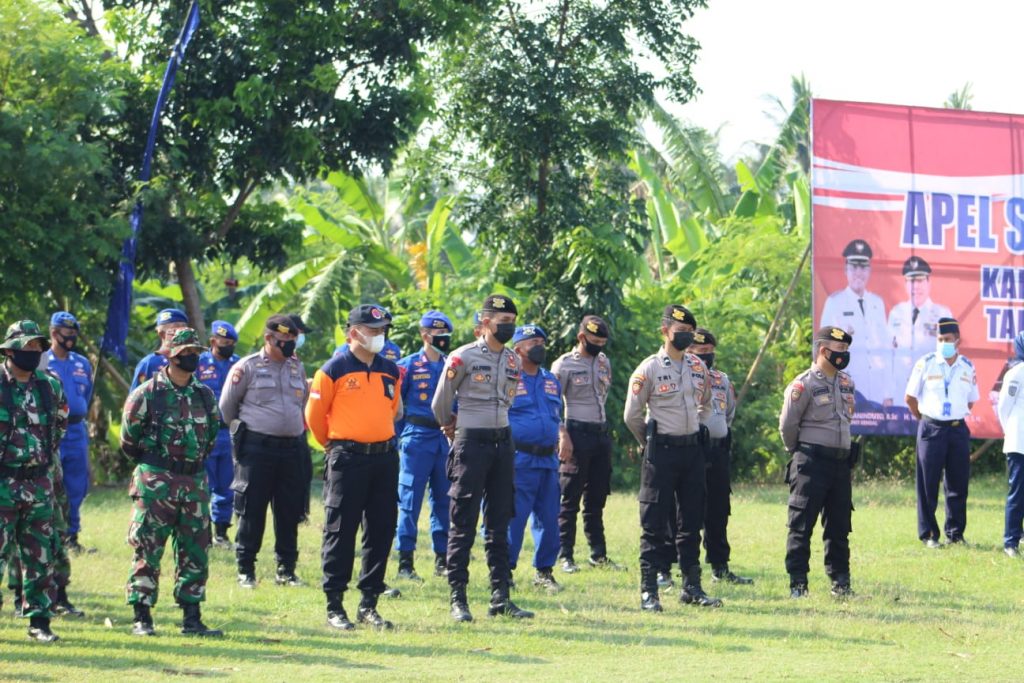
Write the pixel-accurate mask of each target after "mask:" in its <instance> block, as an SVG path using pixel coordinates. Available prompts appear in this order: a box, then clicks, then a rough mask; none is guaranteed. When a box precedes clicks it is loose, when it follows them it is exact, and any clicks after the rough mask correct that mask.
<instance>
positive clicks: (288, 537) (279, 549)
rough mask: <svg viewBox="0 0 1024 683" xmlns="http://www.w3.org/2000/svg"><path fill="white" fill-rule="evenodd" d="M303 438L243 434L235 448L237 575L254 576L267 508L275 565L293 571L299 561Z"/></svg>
mask: <svg viewBox="0 0 1024 683" xmlns="http://www.w3.org/2000/svg"><path fill="white" fill-rule="evenodd" d="M308 453H309V445H308V444H307V443H306V437H305V435H303V436H301V437H297V438H294V439H287V438H278V437H265V436H262V435H260V434H256V433H254V432H247V433H246V435H245V437H244V440H243V443H242V444H241V447H240V448H239V449H238V455H239V457H238V460H236V461H235V477H234V480H233V481H232V482H231V489H232V490H233V491H234V492H235V497H234V507H235V514H236V515H238V532H237V533H236V534H235V544H236V546H235V557H236V559H237V561H238V569H239V571H241V572H246V573H252V572H253V571H254V570H255V566H256V556H257V555H258V554H259V552H260V548H261V547H262V545H263V531H264V529H265V528H266V524H267V505H270V506H271V507H272V509H273V512H274V554H275V556H276V559H277V563H278V564H279V565H283V566H284V567H287V568H289V569H294V568H295V563H296V561H297V560H298V558H299V548H298V535H299V520H300V519H301V518H302V512H303V508H304V506H305V500H306V498H307V496H308V490H309V483H308V481H307V480H306V478H305V474H304V468H305V463H306V461H307V459H308V457H309V454H308Z"/></svg>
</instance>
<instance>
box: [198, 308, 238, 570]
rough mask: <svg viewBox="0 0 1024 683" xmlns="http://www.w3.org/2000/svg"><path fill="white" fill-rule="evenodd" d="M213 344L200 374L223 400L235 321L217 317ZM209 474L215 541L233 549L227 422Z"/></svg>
mask: <svg viewBox="0 0 1024 683" xmlns="http://www.w3.org/2000/svg"><path fill="white" fill-rule="evenodd" d="M210 331H211V335H210V348H209V350H207V351H203V352H202V353H201V354H200V355H199V368H198V370H197V371H196V376H197V377H198V378H199V381H200V382H202V383H203V384H205V385H206V386H208V387H210V389H211V390H212V391H213V395H214V396H216V397H217V400H218V401H219V400H220V394H221V391H222V390H223V389H224V382H226V381H227V378H228V373H229V372H231V366H232V365H234V364H235V363H237V362H238V354H236V353H235V345H236V344H237V343H238V332H236V331H235V328H234V326H232V325H231V323H229V322H227V321H224V320H214V321H213V324H212V325H211V326H210ZM206 476H207V478H208V480H209V483H210V517H211V518H212V520H213V545H215V546H217V547H219V548H227V549H228V550H230V549H231V541H230V540H229V539H228V529H229V528H230V527H231V512H232V503H233V501H234V493H233V492H232V491H231V480H232V478H233V477H234V463H233V461H232V459H231V431H230V430H229V429H228V427H227V426H226V425H223V424H222V425H221V426H220V431H218V432H217V440H216V442H214V445H213V450H211V451H210V455H208V456H207V457H206Z"/></svg>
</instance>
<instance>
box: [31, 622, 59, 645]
mask: <svg viewBox="0 0 1024 683" xmlns="http://www.w3.org/2000/svg"><path fill="white" fill-rule="evenodd" d="M28 637H29V638H31V639H32V640H38V641H39V642H40V643H52V642H55V641H57V640H60V638H58V637H57V634H56V633H54V632H53V631H51V630H50V620H49V619H47V618H46V617H31V621H30V622H29V627H28Z"/></svg>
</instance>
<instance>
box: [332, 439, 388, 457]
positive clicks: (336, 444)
mask: <svg viewBox="0 0 1024 683" xmlns="http://www.w3.org/2000/svg"><path fill="white" fill-rule="evenodd" d="M327 448H328V450H334V449H339V450H342V451H345V452H346V453H361V454H363V455H378V454H380V453H387V452H389V451H393V450H394V449H395V442H394V440H392V439H388V440H387V441H374V442H373V443H363V442H362V441H347V440H343V439H337V440H334V441H330V442H329V443H328V444H327Z"/></svg>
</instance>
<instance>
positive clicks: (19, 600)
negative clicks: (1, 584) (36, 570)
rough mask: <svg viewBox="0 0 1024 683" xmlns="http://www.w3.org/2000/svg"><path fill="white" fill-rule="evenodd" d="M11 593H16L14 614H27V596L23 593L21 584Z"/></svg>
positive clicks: (19, 615)
mask: <svg viewBox="0 0 1024 683" xmlns="http://www.w3.org/2000/svg"><path fill="white" fill-rule="evenodd" d="M11 593H12V594H13V595H14V616H16V617H19V618H21V617H24V616H25V596H23V595H22V594H21V586H16V587H15V588H12V589H11Z"/></svg>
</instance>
